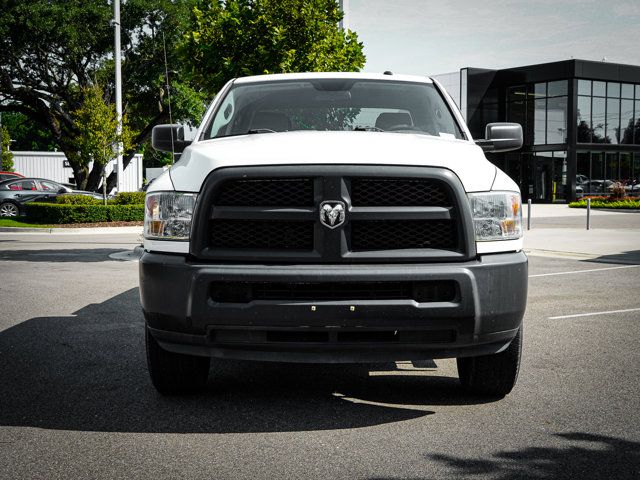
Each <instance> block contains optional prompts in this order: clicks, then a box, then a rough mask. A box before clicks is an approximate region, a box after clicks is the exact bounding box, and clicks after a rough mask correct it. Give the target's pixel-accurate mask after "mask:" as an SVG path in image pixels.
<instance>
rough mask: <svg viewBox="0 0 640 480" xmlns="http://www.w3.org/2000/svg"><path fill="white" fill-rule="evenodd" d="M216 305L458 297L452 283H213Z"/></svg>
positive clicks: (441, 300) (422, 299)
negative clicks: (256, 302)
mask: <svg viewBox="0 0 640 480" xmlns="http://www.w3.org/2000/svg"><path fill="white" fill-rule="evenodd" d="M210 296H211V300H213V301H214V302H216V303H249V302H253V301H292V300H293V301H295V300H298V301H307V302H321V301H331V300H334V301H349V300H353V301H358V300H414V301H416V302H418V303H430V302H453V301H455V300H456V299H457V298H458V285H457V283H456V282H455V281H451V280H442V281H425V282H286V283H284V282H277V283H274V282H212V283H211V286H210Z"/></svg>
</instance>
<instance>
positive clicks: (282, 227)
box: [210, 220, 314, 250]
mask: <svg viewBox="0 0 640 480" xmlns="http://www.w3.org/2000/svg"><path fill="white" fill-rule="evenodd" d="M313 229H314V222H313V221H294V220H213V221H212V222H211V223H210V245H211V246H212V247H215V248H230V249H238V248H242V249H265V250H313Z"/></svg>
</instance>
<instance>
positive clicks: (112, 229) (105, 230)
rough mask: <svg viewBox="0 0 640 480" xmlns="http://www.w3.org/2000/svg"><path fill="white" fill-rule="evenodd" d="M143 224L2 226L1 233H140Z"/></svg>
mask: <svg viewBox="0 0 640 480" xmlns="http://www.w3.org/2000/svg"><path fill="white" fill-rule="evenodd" d="M142 229H143V227H142V225H141V226H139V227H93V228H90V227H80V228H28V227H25V228H23V227H0V233H40V234H52V233H56V234H57V233H62V234H65V235H79V234H106V233H139V234H142Z"/></svg>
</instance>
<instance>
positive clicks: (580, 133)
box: [576, 79, 640, 145]
mask: <svg viewBox="0 0 640 480" xmlns="http://www.w3.org/2000/svg"><path fill="white" fill-rule="evenodd" d="M589 92H591V93H592V94H590V93H589ZM577 102H578V117H577V119H576V122H577V141H578V143H610V144H618V143H622V144H627V145H629V144H640V118H639V117H640V85H633V84H630V83H622V84H621V83H617V82H599V81H591V80H582V79H580V80H578V97H577Z"/></svg>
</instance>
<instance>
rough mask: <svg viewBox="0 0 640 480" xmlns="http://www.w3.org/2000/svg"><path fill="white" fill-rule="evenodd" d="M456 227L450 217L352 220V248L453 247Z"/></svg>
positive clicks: (358, 249) (455, 242)
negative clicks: (436, 218) (442, 218)
mask: <svg viewBox="0 0 640 480" xmlns="http://www.w3.org/2000/svg"><path fill="white" fill-rule="evenodd" d="M455 227H456V226H455V223H454V222H452V221H440V220H355V221H353V222H351V248H352V249H353V250H354V251H363V250H398V249H403V248H439V249H447V248H452V247H455V245H456V244H457V236H456V228H455Z"/></svg>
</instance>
